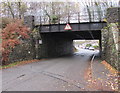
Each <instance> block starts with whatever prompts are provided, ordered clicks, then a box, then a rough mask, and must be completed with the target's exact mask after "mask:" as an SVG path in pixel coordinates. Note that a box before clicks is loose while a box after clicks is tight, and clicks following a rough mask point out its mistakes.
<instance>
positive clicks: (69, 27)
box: [64, 24, 72, 30]
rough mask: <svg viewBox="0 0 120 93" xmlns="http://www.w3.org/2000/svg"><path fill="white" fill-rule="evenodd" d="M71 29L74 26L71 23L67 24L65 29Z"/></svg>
mask: <svg viewBox="0 0 120 93" xmlns="http://www.w3.org/2000/svg"><path fill="white" fill-rule="evenodd" d="M71 29H72V27H71V26H70V25H69V24H67V25H66V26H65V28H64V30H71Z"/></svg>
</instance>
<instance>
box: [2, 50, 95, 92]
mask: <svg viewBox="0 0 120 93" xmlns="http://www.w3.org/2000/svg"><path fill="white" fill-rule="evenodd" d="M94 53H95V52H94V51H89V50H80V51H79V52H77V53H75V54H74V56H72V57H61V58H54V59H49V60H48V59H47V60H42V61H40V62H35V63H30V64H25V65H22V66H17V67H13V68H9V69H4V70H3V71H2V72H3V74H2V89H3V91H94V90H96V89H92V88H88V87H87V85H88V82H86V80H85V79H84V75H85V73H86V69H87V68H88V67H89V63H90V57H91V55H93V54H94ZM96 53H97V52H96Z"/></svg>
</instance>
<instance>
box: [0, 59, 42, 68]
mask: <svg viewBox="0 0 120 93" xmlns="http://www.w3.org/2000/svg"><path fill="white" fill-rule="evenodd" d="M39 61H40V60H38V59H33V60H25V61H20V62H14V63H11V64H8V65H4V66H0V70H2V69H6V68H11V67H15V66H19V65H24V64H28V63H33V62H39Z"/></svg>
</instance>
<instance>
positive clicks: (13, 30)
mask: <svg viewBox="0 0 120 93" xmlns="http://www.w3.org/2000/svg"><path fill="white" fill-rule="evenodd" d="M29 32H30V31H29V30H28V28H27V27H26V26H24V25H23V24H22V21H21V20H15V21H14V22H11V23H9V24H6V27H5V28H4V29H3V30H2V47H1V49H0V51H1V52H2V59H1V61H2V63H3V65H6V64H7V62H8V61H9V54H10V53H11V52H12V50H13V49H14V48H15V46H17V45H19V44H20V43H21V40H22V39H27V38H29Z"/></svg>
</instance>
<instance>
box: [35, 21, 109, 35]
mask: <svg viewBox="0 0 120 93" xmlns="http://www.w3.org/2000/svg"><path fill="white" fill-rule="evenodd" d="M106 25H107V24H106V22H84V23H70V26H71V27H72V29H71V30H70V31H73V32H74V31H93V30H94V31H97V30H101V29H102V28H104V27H105V26H106ZM65 26H66V24H47V25H37V26H36V27H39V28H40V32H41V33H48V32H66V31H68V30H65V29H64V28H65Z"/></svg>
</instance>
